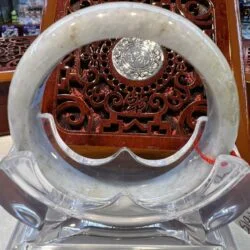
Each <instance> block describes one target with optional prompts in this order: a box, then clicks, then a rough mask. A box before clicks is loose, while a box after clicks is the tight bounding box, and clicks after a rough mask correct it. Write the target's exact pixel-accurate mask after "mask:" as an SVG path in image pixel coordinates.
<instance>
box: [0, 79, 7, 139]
mask: <svg viewBox="0 0 250 250" xmlns="http://www.w3.org/2000/svg"><path fill="white" fill-rule="evenodd" d="M8 92H9V84H8V83H1V84H0V135H6V134H8V133H9V125H8V117H7V97H8Z"/></svg>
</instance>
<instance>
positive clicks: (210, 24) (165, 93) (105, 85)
mask: <svg viewBox="0 0 250 250" xmlns="http://www.w3.org/2000/svg"><path fill="white" fill-rule="evenodd" d="M102 2H106V1H91V0H89V1H86V0H66V1H57V6H56V18H55V19H56V20H58V19H60V18H61V17H63V16H65V15H67V14H69V13H72V12H74V11H76V10H78V9H80V8H85V7H88V6H90V5H94V4H99V3H102ZM108 2H109V1H108ZM141 2H144V3H148V4H152V5H157V6H160V7H162V8H165V9H168V10H171V11H174V12H176V13H178V14H180V15H182V16H184V17H186V18H188V19H189V20H191V21H192V22H193V23H195V24H196V25H197V26H198V27H199V28H201V29H202V30H203V31H204V32H205V33H206V34H207V35H209V36H210V37H211V39H213V40H214V41H215V42H216V43H217V44H218V46H219V47H220V48H221V50H222V51H223V53H224V54H225V56H226V57H227V58H229V45H228V29H227V25H221V24H223V22H225V20H226V10H225V8H226V6H225V1H224V0H219V1H212V0H195V1H194V0H192V1H191V0H160V1H151V0H145V1H141ZM222 20H223V22H222ZM218 23H220V25H218ZM119 41H120V39H116V40H106V41H98V42H95V43H92V44H90V45H87V46H84V47H82V48H79V49H78V50H76V51H74V52H72V53H71V54H69V55H67V56H66V57H65V58H64V59H63V61H62V62H61V63H60V64H59V65H58V66H57V67H56V69H55V70H54V72H53V73H52V75H51V77H50V78H49V80H48V83H47V87H46V90H45V99H44V103H43V112H49V113H51V114H52V115H53V116H54V119H55V121H56V125H57V128H58V131H59V133H60V135H61V136H62V138H63V140H64V141H65V142H66V143H67V144H69V145H89V146H110V147H122V146H128V147H130V148H134V149H135V148H137V149H138V148H144V149H152V150H153V149H156V150H159V149H161V150H165V151H167V152H168V153H169V152H171V151H174V150H177V149H178V148H180V147H181V146H183V145H184V144H185V142H186V141H187V140H188V138H189V137H190V135H191V134H192V132H193V129H194V126H195V123H196V120H197V118H198V117H199V116H201V115H206V97H205V91H204V88H203V85H202V82H201V79H200V78H199V76H198V74H197V73H196V72H195V70H194V69H193V67H192V66H191V65H189V64H188V63H187V62H186V61H185V60H184V59H183V58H182V57H181V56H180V55H178V54H177V53H175V52H174V51H171V50H169V49H168V48H162V51H163V53H164V63H163V65H162V66H161V69H160V70H159V72H158V73H157V74H156V75H155V76H154V77H152V78H149V79H147V80H142V81H133V80H128V79H126V78H125V77H123V76H122V75H121V74H119V72H117V70H116V69H115V67H114V65H113V63H112V51H113V49H114V47H115V46H116V44H117V43H118V42H119ZM194 46H195V45H194ZM204 56H205V55H204ZM81 151H82V150H81ZM84 153H85V154H86V152H85V151H84ZM87 153H88V152H87Z"/></svg>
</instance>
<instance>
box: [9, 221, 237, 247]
mask: <svg viewBox="0 0 250 250" xmlns="http://www.w3.org/2000/svg"><path fill="white" fill-rule="evenodd" d="M7 249H8V250H14V249H15V250H59V249H62V250H74V249H76V250H78V249H88V250H92V249H93V250H94V249H96V250H97V249H98V250H102V249H103V250H108V249H121V250H123V249H124V250H125V249H126V250H130V249H131V250H135V249H136V250H149V249H152V250H163V249H173V250H178V249H183V250H184V249H200V250H203V249H204V250H205V249H211V250H212V249H213V250H224V249H227V250H236V249H239V250H240V248H237V246H236V245H235V243H234V239H233V235H232V233H231V231H230V229H229V227H228V226H226V227H223V228H221V229H219V230H215V231H213V232H210V233H206V232H205V231H204V230H203V229H202V227H199V226H195V227H192V226H190V227H187V225H182V224H181V222H179V221H171V222H166V223H159V224H154V225H150V226H146V227H141V228H114V227H108V226H105V225H100V224H96V223H93V222H89V221H81V220H76V219H70V220H67V221H64V222H58V223H55V222H53V223H49V222H47V223H46V225H44V226H43V228H42V230H40V231H38V230H35V229H32V228H30V227H28V226H25V225H24V224H21V223H19V224H18V225H17V226H16V229H15V231H14V233H13V236H12V238H11V240H10V242H9V245H8V247H7Z"/></svg>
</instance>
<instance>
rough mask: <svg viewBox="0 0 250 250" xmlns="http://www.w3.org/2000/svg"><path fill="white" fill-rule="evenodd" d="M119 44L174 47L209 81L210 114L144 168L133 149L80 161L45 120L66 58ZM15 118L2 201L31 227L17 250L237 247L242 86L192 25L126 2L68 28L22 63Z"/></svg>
mask: <svg viewBox="0 0 250 250" xmlns="http://www.w3.org/2000/svg"><path fill="white" fill-rule="evenodd" d="M104 19H105V22H104ZM152 24H153V25H152ZM117 37H139V38H141V39H145V40H146V39H148V40H151V41H155V42H157V43H159V44H160V45H163V46H165V47H167V48H171V49H173V50H174V51H176V52H178V53H179V54H181V55H182V56H183V57H184V58H185V59H187V60H188V61H189V62H190V64H191V65H193V66H194V68H195V69H196V70H197V72H199V74H200V76H201V77H202V79H203V81H204V84H205V87H206V93H207V99H208V117H207V118H205V117H202V118H199V120H198V122H197V124H196V127H195V131H194V133H193V135H192V137H191V138H190V139H189V141H188V142H187V143H186V145H185V146H184V147H183V148H182V149H180V150H179V151H178V152H176V153H175V154H173V155H172V156H170V157H167V158H165V159H160V160H148V159H143V158H141V157H139V156H137V155H135V154H134V153H133V152H132V151H131V150H130V149H128V148H121V149H120V150H119V151H118V152H117V153H115V154H114V155H111V156H109V157H107V158H103V159H90V158H86V157H83V156H80V155H78V154H76V153H75V152H73V151H72V150H71V149H70V148H69V147H68V146H67V145H66V144H65V143H64V142H63V141H62V139H61V138H60V136H59V134H58V132H57V130H56V126H55V122H54V120H53V117H52V116H51V115H50V114H41V113H40V103H41V100H42V95H43V89H44V88H43V86H44V81H45V79H46V78H47V76H48V74H49V72H51V70H52V69H53V67H54V66H55V65H56V63H57V62H58V61H59V60H60V59H61V58H62V57H63V56H64V55H66V54H67V53H69V52H70V51H72V50H74V49H76V48H78V47H80V46H83V45H85V44H88V43H90V42H93V41H98V40H102V39H108V38H117ZM204 55H206V57H204ZM34 65H35V66H34ZM24 86H25V87H24ZM222 93H223V94H222ZM8 113H9V121H10V129H11V135H12V137H13V141H14V147H13V149H12V150H11V152H10V153H9V155H7V156H6V157H5V158H4V159H3V161H2V162H1V163H0V168H1V170H0V187H1V188H2V190H6V191H5V192H2V193H1V195H0V203H1V204H2V206H3V207H4V208H5V209H6V210H7V211H8V212H9V213H11V214H12V215H13V216H15V217H16V218H17V219H18V220H19V221H20V222H21V223H23V224H21V223H20V224H19V225H18V227H17V228H16V230H15V232H14V234H13V237H12V239H11V241H10V244H9V246H8V249H236V246H235V245H234V242H233V238H232V236H231V235H230V232H229V229H228V228H227V225H228V224H229V223H230V222H231V221H233V220H234V219H235V218H237V217H238V216H239V215H240V214H241V213H242V212H243V211H245V209H247V208H248V207H249V205H250V194H249V193H248V185H249V184H250V170H249V166H248V164H247V163H246V162H245V161H244V160H242V159H240V158H237V157H235V156H231V155H230V152H231V150H232V149H233V147H234V144H235V141H236V137H237V132H238V122H239V104H238V96H237V89H236V85H235V81H234V78H233V76H232V73H231V70H230V67H229V66H228V63H227V61H226V59H225V58H224V56H223V55H222V53H221V52H220V50H219V49H218V48H217V47H216V45H215V44H214V43H213V42H212V41H211V40H210V39H209V38H208V37H207V36H206V35H205V34H203V33H202V31H200V30H199V29H198V28H197V27H196V26H195V25H193V24H192V23H190V22H189V21H188V20H186V19H185V18H183V17H181V16H179V15H176V14H174V13H172V12H170V11H167V10H163V9H161V8H158V7H153V6H149V5H145V4H138V3H120V2H117V3H109V4H100V5H97V6H94V7H89V8H86V9H84V10H80V11H78V12H75V13H73V14H71V15H69V16H67V17H65V18H63V19H61V20H60V21H58V22H57V23H55V24H54V25H52V26H51V27H50V28H49V29H48V30H46V31H45V32H44V33H43V34H42V35H41V36H39V37H38V38H37V39H36V41H35V42H34V43H33V44H32V45H31V47H30V48H29V49H28V50H27V52H26V53H25V55H24V56H23V58H22V60H21V62H20V64H19V65H18V68H17V70H16V72H15V76H14V78H13V81H12V84H11V88H10V94H9V106H8ZM20 117H21V119H20ZM72 166H74V167H72ZM77 168H81V171H79V170H78V169H77ZM135 168H136V171H133V170H132V169H135Z"/></svg>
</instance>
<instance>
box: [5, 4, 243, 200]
mask: <svg viewBox="0 0 250 250" xmlns="http://www.w3.org/2000/svg"><path fill="white" fill-rule="evenodd" d="M120 37H138V38H141V39H149V40H152V41H155V42H157V43H159V44H161V45H163V46H165V47H167V48H170V49H172V50H174V51H176V52H177V53H179V54H180V55H181V56H183V57H184V58H185V59H186V60H187V61H189V63H190V64H191V65H192V66H194V68H195V70H196V71H197V72H198V73H199V74H200V76H201V77H202V79H203V82H204V83H205V87H206V93H207V98H208V122H207V124H206V128H205V131H204V133H203V136H202V139H201V142H200V145H199V147H200V150H201V151H202V152H203V153H204V154H208V155H209V156H210V157H213V158H216V157H217V156H218V155H220V154H224V153H228V152H229V151H230V150H231V149H232V148H233V146H234V143H235V141H236V136H237V131H238V122H239V104H238V95H237V89H236V85H235V81H234V77H233V76H232V73H231V70H230V67H229V65H228V63H227V61H226V59H225V58H224V56H223V55H222V53H221V51H220V50H219V49H218V48H217V46H216V45H215V44H214V42H213V41H212V40H210V38H209V37H208V36H207V35H205V34H204V33H203V32H202V31H201V30H199V29H198V28H197V27H196V26H195V25H194V24H192V23H191V22H189V21H188V20H187V19H185V18H183V17H181V16H179V15H177V14H175V13H172V12H170V11H166V10H164V9H162V8H158V7H153V6H150V5H145V4H139V3H126V2H125V3H120V2H119V3H109V4H100V5H96V6H93V7H88V8H86V9H83V10H80V11H77V12H75V13H73V14H72V15H69V16H67V17H65V18H63V19H61V20H59V21H58V22H57V23H55V24H54V25H52V26H51V27H49V28H48V29H47V30H46V31H45V32H43V33H42V35H40V36H39V37H38V38H37V39H36V40H35V42H34V43H33V44H32V45H31V46H30V48H29V49H28V50H27V52H26V53H25V55H24V56H23V58H22V60H21V62H20V63H19V65H18V68H17V70H16V72H15V75H14V78H13V81H12V84H11V87H10V94H9V103H8V114H9V121H10V130H11V135H12V137H13V140H14V144H15V146H16V148H17V150H22V151H24V150H25V151H32V152H34V154H35V156H36V159H37V161H38V164H39V166H40V168H41V171H43V174H44V176H46V178H47V180H49V182H50V183H52V182H53V186H54V187H56V188H58V189H60V190H63V188H62V186H63V185H64V186H65V190H67V192H68V193H70V192H71V194H72V195H73V194H79V197H80V196H81V194H80V193H79V192H81V190H83V189H84V188H86V187H88V185H92V184H93V183H94V182H95V181H96V183H95V184H98V185H99V187H100V190H101V191H102V192H107V193H108V192H109V189H108V187H109V186H110V185H111V183H106V184H105V183H104V182H98V181H97V180H93V179H91V180H89V181H88V180H87V177H86V181H85V180H84V183H78V181H79V182H81V180H80V178H83V174H82V175H81V174H80V176H79V174H78V173H77V171H76V170H74V169H73V170H71V169H70V166H69V164H68V165H67V164H66V163H64V161H63V160H62V159H61V160H60V159H58V156H56V157H54V158H53V154H51V148H50V147H49V146H48V145H47V144H46V143H45V144H44V143H43V142H44V141H45V139H44V138H45V137H44V133H43V132H41V131H42V127H41V124H40V121H39V119H37V115H38V114H39V113H40V109H39V104H40V103H41V100H42V91H39V88H41V86H42V85H43V83H44V82H45V80H46V77H47V76H48V74H49V72H51V70H52V69H53V67H54V66H55V65H56V64H57V63H58V62H59V60H60V59H61V58H63V56H65V55H66V54H67V53H69V52H71V51H72V50H74V49H76V48H79V47H81V46H83V45H86V44H89V43H91V42H94V41H99V40H103V39H110V38H120ZM49 157H50V158H51V159H49ZM87 160H88V159H87V158H85V161H87ZM159 161H160V163H159V165H161V166H166V165H168V160H167V159H162V160H159ZM89 162H91V159H89ZM152 163H153V164H152V165H154V164H156V165H157V164H158V163H157V161H154V162H152ZM62 165H64V166H62ZM66 165H67V166H66ZM45 169H47V170H46V171H47V173H46V174H45ZM53 171H54V172H53ZM56 171H57V172H56ZM56 174H57V176H60V180H56V177H55V176H56ZM50 175H51V177H50ZM72 178H75V179H72ZM78 178H79V179H78ZM84 178H85V177H84ZM68 179H71V182H73V183H72V185H71V184H70V181H68ZM72 180H74V181H72ZM159 181H160V180H159ZM59 182H60V183H59ZM74 182H75V183H74ZM76 183H78V184H76ZM62 184H63V185H62ZM81 185H82V186H81ZM84 185H85V186H84ZM93 185H94V184H93ZM102 185H103V186H102ZM135 185H136V184H135ZM80 186H81V187H80ZM66 187H67V188H66ZM112 188H113V187H112ZM100 190H99V191H100ZM112 190H113V189H112ZM187 190H188V189H187ZM187 190H186V192H187ZM101 191H100V192H101ZM62 192H63V191H62ZM117 192H118V191H117ZM114 193H115V191H110V193H109V194H110V195H106V194H105V195H104V194H103V195H100V197H105V198H107V197H111V196H112V195H113V194H114ZM71 194H70V195H71ZM100 197H99V196H98V198H100Z"/></svg>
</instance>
